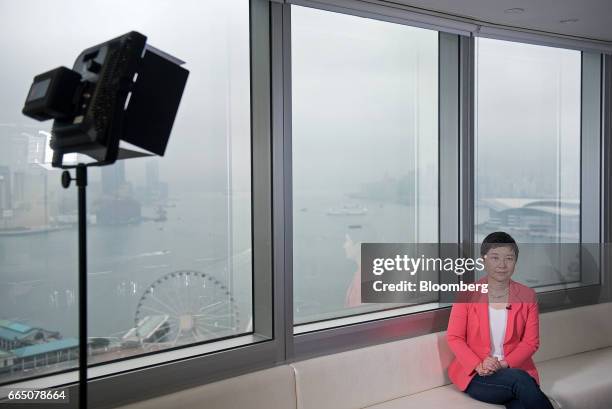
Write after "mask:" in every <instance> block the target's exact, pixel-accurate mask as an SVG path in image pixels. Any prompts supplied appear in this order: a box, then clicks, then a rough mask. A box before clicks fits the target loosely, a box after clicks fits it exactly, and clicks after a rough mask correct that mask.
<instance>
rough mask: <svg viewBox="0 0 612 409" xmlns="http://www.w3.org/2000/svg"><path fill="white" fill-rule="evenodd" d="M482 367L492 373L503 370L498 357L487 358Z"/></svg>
mask: <svg viewBox="0 0 612 409" xmlns="http://www.w3.org/2000/svg"><path fill="white" fill-rule="evenodd" d="M482 366H483V367H484V368H485V369H487V370H489V371H491V372H497V371H498V370H500V369H501V368H502V365H501V363H500V362H499V361H498V360H497V358H496V357H493V356H488V357H486V358H485V360H484V361H482Z"/></svg>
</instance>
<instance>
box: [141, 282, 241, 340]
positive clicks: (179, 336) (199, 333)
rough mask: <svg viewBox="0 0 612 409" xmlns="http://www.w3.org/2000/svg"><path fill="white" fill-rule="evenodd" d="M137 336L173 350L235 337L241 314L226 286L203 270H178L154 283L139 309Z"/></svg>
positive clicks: (142, 298)
mask: <svg viewBox="0 0 612 409" xmlns="http://www.w3.org/2000/svg"><path fill="white" fill-rule="evenodd" d="M134 323H135V326H134V328H133V330H134V332H133V334H132V335H133V336H134V337H135V338H136V339H138V341H139V342H140V343H141V344H142V345H145V344H149V345H155V347H156V348H157V347H162V346H163V347H172V346H178V345H183V344H187V343H189V344H191V343H194V342H201V341H206V340H209V339H218V338H222V337H226V336H230V335H235V334H237V333H238V332H239V331H240V313H239V311H238V306H237V304H236V303H235V300H234V297H233V296H232V294H231V293H230V291H229V289H228V288H227V287H226V285H225V284H224V283H222V282H221V281H219V280H218V279H217V278H215V277H214V276H211V275H210V274H206V273H202V272H199V271H190V270H183V271H175V272H172V273H167V274H165V275H163V276H161V277H160V278H158V279H157V280H156V281H155V282H153V283H152V284H151V285H150V286H149V287H148V288H147V289H146V290H145V291H144V293H143V294H142V296H141V298H140V300H139V302H138V305H137V307H136V314H135V317H134Z"/></svg>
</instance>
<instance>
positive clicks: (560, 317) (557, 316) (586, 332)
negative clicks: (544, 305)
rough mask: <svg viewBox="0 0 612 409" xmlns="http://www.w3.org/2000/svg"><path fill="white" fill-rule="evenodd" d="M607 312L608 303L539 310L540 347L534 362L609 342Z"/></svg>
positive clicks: (611, 332)
mask: <svg viewBox="0 0 612 409" xmlns="http://www.w3.org/2000/svg"><path fill="white" fill-rule="evenodd" d="M611 316H612V303H603V304H595V305H588V306H584V307H578V308H571V309H567V310H561V311H553V312H549V313H546V314H540V348H539V349H538V351H537V352H536V354H535V355H534V360H535V362H543V361H548V360H551V359H554V358H559V357H564V356H568V355H573V354H578V353H581V352H585V351H591V350H594V349H599V348H605V347H609V346H612V325H610V317H611ZM538 368H539V366H538Z"/></svg>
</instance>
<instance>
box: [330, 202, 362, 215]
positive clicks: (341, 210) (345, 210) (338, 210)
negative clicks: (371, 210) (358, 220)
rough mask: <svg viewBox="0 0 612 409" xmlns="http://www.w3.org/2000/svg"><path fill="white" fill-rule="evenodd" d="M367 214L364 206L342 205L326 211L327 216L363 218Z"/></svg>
mask: <svg viewBox="0 0 612 409" xmlns="http://www.w3.org/2000/svg"><path fill="white" fill-rule="evenodd" d="M367 213H368V209H367V208H366V207H365V206H361V205H358V204H350V205H343V206H342V207H330V208H329V209H328V210H327V215H328V216H363V215H366V214H367Z"/></svg>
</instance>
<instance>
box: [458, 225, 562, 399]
mask: <svg viewBox="0 0 612 409" xmlns="http://www.w3.org/2000/svg"><path fill="white" fill-rule="evenodd" d="M518 254H519V249H518V246H517V244H516V242H515V241H514V239H513V238H512V237H511V236H510V235H509V234H507V233H504V232H495V233H491V234H489V235H488V236H487V237H486V238H485V239H484V241H483V242H482V245H481V247H480V255H481V257H482V258H483V259H484V266H485V271H486V272H487V276H486V277H484V278H483V279H481V280H480V281H479V283H487V284H488V287H487V288H488V292H487V293H486V294H483V293H478V294H477V295H472V296H471V297H470V299H469V300H465V301H467V302H461V303H459V302H456V303H455V304H454V305H453V308H452V310H451V315H450V319H449V322H448V331H447V334H446V337H447V340H448V345H449V346H450V348H451V350H452V351H453V353H454V354H455V359H454V360H453V362H452V363H451V365H450V366H449V368H448V375H449V377H450V379H451V381H452V382H453V383H454V384H455V385H456V386H457V387H458V388H459V389H460V390H462V391H464V392H466V393H467V394H468V395H470V396H471V397H472V398H474V399H477V400H479V401H482V402H487V403H497V404H503V405H505V406H506V408H508V409H510V408H511V409H553V407H552V405H551V404H550V401H549V400H548V398H547V397H546V395H544V393H543V392H542V391H541V390H540V387H539V378H538V371H537V369H536V367H535V364H534V363H533V360H532V358H531V357H532V355H533V354H534V353H535V352H536V350H537V349H538V346H539V343H540V340H539V328H538V327H539V320H538V304H537V300H536V296H535V292H534V291H533V290H532V289H530V288H529V287H526V286H524V285H522V284H519V283H517V282H515V281H513V280H511V279H510V277H511V276H512V274H513V273H514V267H515V265H516V261H517V259H518Z"/></svg>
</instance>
